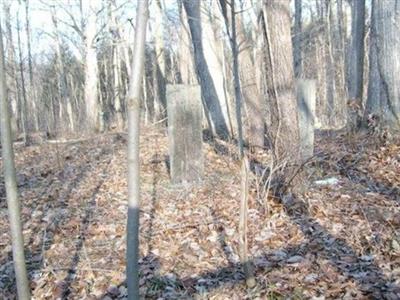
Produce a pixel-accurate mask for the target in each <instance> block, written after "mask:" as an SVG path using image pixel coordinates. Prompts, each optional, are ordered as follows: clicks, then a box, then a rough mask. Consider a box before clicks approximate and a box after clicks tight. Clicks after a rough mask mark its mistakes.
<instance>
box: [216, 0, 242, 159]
mask: <svg viewBox="0 0 400 300" xmlns="http://www.w3.org/2000/svg"><path fill="white" fill-rule="evenodd" d="M220 4H221V10H222V15H223V16H224V19H225V25H226V30H227V32H228V37H229V42H230V45H231V50H232V58H233V63H232V64H233V82H234V89H235V104H236V122H237V130H238V147H239V155H240V158H243V127H242V92H241V89H240V78H239V61H238V59H239V52H238V45H237V42H236V39H237V37H236V12H235V1H231V3H230V4H229V6H230V17H231V24H230V26H229V19H228V12H227V5H226V1H225V0H220Z"/></svg>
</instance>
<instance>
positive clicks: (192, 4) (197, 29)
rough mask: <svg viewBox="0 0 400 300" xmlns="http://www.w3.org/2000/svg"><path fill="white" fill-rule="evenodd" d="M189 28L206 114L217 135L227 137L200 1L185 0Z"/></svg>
mask: <svg viewBox="0 0 400 300" xmlns="http://www.w3.org/2000/svg"><path fill="white" fill-rule="evenodd" d="M183 6H184V8H185V11H186V14H187V18H188V23H189V29H190V33H191V37H192V44H193V51H194V60H195V69H196V73H197V77H198V78H199V81H200V86H201V94H202V98H203V104H204V106H205V111H206V114H209V116H210V119H211V121H212V123H213V126H214V128H212V129H213V131H214V133H215V134H216V135H218V136H220V137H222V138H227V137H228V136H229V132H228V127H227V125H226V122H225V119H224V116H223V113H222V110H221V105H220V103H219V99H218V95H217V92H216V89H215V85H214V82H213V80H212V77H211V74H210V71H209V70H208V67H207V62H206V59H205V57H204V52H203V42H202V28H201V21H200V1H190V0H184V1H183Z"/></svg>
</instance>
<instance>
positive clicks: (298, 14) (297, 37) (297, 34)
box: [293, 0, 303, 78]
mask: <svg viewBox="0 0 400 300" xmlns="http://www.w3.org/2000/svg"><path fill="white" fill-rule="evenodd" d="M294 7H295V8H294V9H295V11H294V37H293V59H294V76H295V77H296V78H300V77H301V74H302V69H303V68H302V52H301V51H302V50H301V43H302V41H301V32H302V21H301V19H302V0H295V1H294Z"/></svg>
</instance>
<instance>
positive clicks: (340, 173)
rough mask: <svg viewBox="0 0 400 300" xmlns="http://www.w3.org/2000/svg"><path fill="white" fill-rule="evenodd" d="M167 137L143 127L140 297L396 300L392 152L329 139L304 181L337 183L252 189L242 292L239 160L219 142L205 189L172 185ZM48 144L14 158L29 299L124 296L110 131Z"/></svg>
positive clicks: (398, 252)
mask: <svg viewBox="0 0 400 300" xmlns="http://www.w3.org/2000/svg"><path fill="white" fill-rule="evenodd" d="M166 142H167V139H166V136H165V133H164V132H163V131H161V130H155V129H154V128H151V129H150V128H145V129H144V130H143V137H142V140H141V162H142V166H141V172H142V173H141V174H142V176H141V184H142V205H141V231H140V252H141V260H140V273H141V281H140V283H141V294H142V295H143V296H144V297H147V298H151V299H179V298H184V299H187V298H196V297H197V298H199V299H206V298H207V299H265V298H268V297H269V298H273V299H281V298H288V297H294V298H296V297H297V298H298V299H301V298H307V299H325V298H332V299H333V298H343V299H352V298H363V297H368V296H372V295H375V294H376V295H378V296H379V297H387V298H390V297H394V296H396V295H399V294H398V291H397V290H396V288H395V287H396V286H397V287H398V286H399V285H400V282H399V278H400V276H399V274H400V246H399V243H400V236H399V234H398V233H399V232H400V220H399V219H400V211H399V206H400V204H399V202H398V201H397V200H396V199H397V198H396V195H395V194H394V192H395V188H397V187H398V185H399V181H398V178H400V176H399V175H400V174H399V162H400V160H399V155H398V153H399V152H400V146H399V145H398V144H397V145H387V146H385V147H383V148H379V149H376V148H374V147H372V146H371V147H366V146H365V147H364V150H365V151H364V152H361V151H359V149H357V148H351V147H349V148H348V149H347V148H346V147H344V146H343V141H341V140H340V137H338V138H337V139H332V140H328V141H327V140H319V141H318V148H317V149H316V152H318V153H323V155H321V157H322V158H321V160H320V161H319V162H318V166H315V165H311V166H309V167H310V168H311V169H310V170H309V171H310V172H309V174H313V175H311V177H310V180H311V182H315V181H318V180H321V179H323V178H337V179H338V181H339V183H340V184H336V185H330V184H324V185H321V186H318V185H310V186H309V187H308V188H307V189H306V191H305V193H304V195H302V196H300V198H299V199H290V201H289V202H287V203H286V202H280V201H277V200H276V199H262V201H260V199H258V195H257V194H256V193H257V188H256V187H254V186H253V187H252V188H251V194H250V197H249V213H248V216H249V224H248V232H249V237H248V239H249V241H248V242H249V256H250V257H251V259H252V263H253V265H254V267H255V274H256V281H257V286H256V287H255V288H254V289H252V290H248V289H246V288H245V285H244V284H243V278H244V277H243V273H242V269H241V267H240V264H239V257H238V236H237V232H238V211H239V210H238V208H239V199H238V197H239V192H238V191H239V181H240V178H239V175H238V174H239V164H238V163H237V162H236V161H235V160H233V159H232V157H231V156H230V154H232V153H235V151H236V150H235V149H236V148H235V145H233V146H231V145H230V144H229V143H226V142H222V141H221V142H220V143H221V144H222V145H223V146H224V147H225V148H226V149H227V150H226V153H222V152H221V151H215V150H214V149H215V147H214V145H212V144H210V145H209V144H207V145H205V147H204V151H205V152H206V156H207V160H206V166H205V170H206V174H205V176H204V180H203V182H201V183H200V184H199V185H197V186H180V187H172V186H171V185H170V183H169V175H168V169H167V165H166V163H165V161H164V158H166V157H167V143H166ZM54 147H55V145H52V144H51V145H46V144H45V145H42V146H33V147H28V148H22V149H18V150H17V155H16V160H17V170H18V174H19V177H18V179H19V187H20V190H21V195H22V199H23V223H24V232H25V234H26V235H25V236H26V249H27V260H28V269H29V272H30V275H31V282H32V288H33V295H34V297H35V298H37V299H54V298H56V297H62V296H63V295H64V296H65V295H67V297H68V298H69V299H125V298H126V295H127V292H126V287H125V282H124V280H125V232H126V230H125V228H126V196H125V195H126V194H125V191H126V163H125V161H126V159H125V157H126V145H125V144H124V141H123V140H122V139H118V140H115V139H114V138H113V137H112V136H111V135H110V136H100V137H98V138H96V142H95V143H94V142H93V141H90V142H85V141H82V142H80V143H74V144H71V145H69V144H68V143H63V144H60V145H58V150H57V151H55V148H54ZM268 157H269V156H268V155H264V154H262V155H261V156H260V163H262V162H264V163H266V164H267V165H268V162H267V161H266V160H267V159H268ZM155 158H156V159H155ZM318 168H319V169H318ZM315 169H318V170H319V171H316V172H314V170H315ZM3 198H4V189H3V186H2V185H1V184H0V199H3ZM0 201H3V200H0ZM396 201H397V202H396ZM6 215H7V211H6V208H5V206H4V203H2V202H0V225H1V226H0V228H1V229H0V237H1V238H0V246H1V252H0V262H1V266H0V298H15V292H14V290H15V289H14V281H13V276H14V275H13V269H12V267H13V266H12V263H11V247H10V246H9V245H10V240H9V234H8V224H7V219H6ZM390 284H392V285H394V286H395V287H390V288H389V287H388V285H390ZM374 293H375V294H374ZM294 295H295V296H294ZM378 296H377V297H378ZM393 299H394V298H393Z"/></svg>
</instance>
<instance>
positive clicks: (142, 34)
mask: <svg viewBox="0 0 400 300" xmlns="http://www.w3.org/2000/svg"><path fill="white" fill-rule="evenodd" d="M147 19H148V0H142V1H138V6H137V12H136V27H135V28H136V33H135V44H134V53H133V55H134V56H133V60H132V68H131V74H130V76H131V80H130V86H129V95H128V225H127V252H126V260H127V270H126V277H127V282H128V299H131V300H137V299H139V263H138V259H139V207H140V181H139V176H140V170H139V167H140V160H139V135H140V91H141V84H142V78H143V66H144V59H145V58H144V53H145V52H144V50H145V41H146V26H147Z"/></svg>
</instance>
